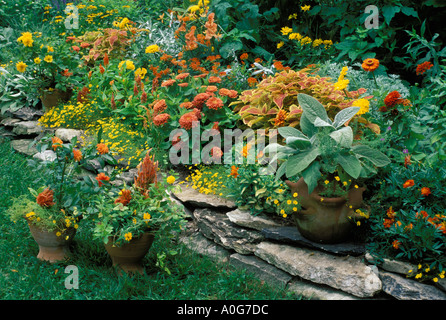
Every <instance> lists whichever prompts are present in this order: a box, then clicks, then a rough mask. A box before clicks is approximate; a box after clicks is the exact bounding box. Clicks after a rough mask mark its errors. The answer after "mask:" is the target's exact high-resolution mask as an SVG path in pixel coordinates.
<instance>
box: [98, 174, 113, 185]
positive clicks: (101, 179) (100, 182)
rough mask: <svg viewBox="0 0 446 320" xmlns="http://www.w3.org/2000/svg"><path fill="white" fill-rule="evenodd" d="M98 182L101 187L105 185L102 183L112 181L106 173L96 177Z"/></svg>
mask: <svg viewBox="0 0 446 320" xmlns="http://www.w3.org/2000/svg"><path fill="white" fill-rule="evenodd" d="M96 180H98V183H99V186H100V187H101V186H102V185H103V184H104V183H102V181H110V177H107V176H106V175H105V173H104V172H101V173H99V174H98V175H97V176H96Z"/></svg>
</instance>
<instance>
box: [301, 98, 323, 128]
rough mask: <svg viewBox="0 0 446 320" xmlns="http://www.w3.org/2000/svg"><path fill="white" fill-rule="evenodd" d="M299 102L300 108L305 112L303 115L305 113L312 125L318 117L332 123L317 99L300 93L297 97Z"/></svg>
mask: <svg viewBox="0 0 446 320" xmlns="http://www.w3.org/2000/svg"><path fill="white" fill-rule="evenodd" d="M297 100H298V102H299V106H300V107H301V108H302V110H303V113H305V115H306V117H307V118H308V120H309V121H310V122H311V123H312V124H314V122H315V121H316V118H318V117H319V118H320V119H321V120H324V121H325V122H328V123H331V120H330V119H329V118H328V115H327V111H325V108H324V106H323V105H322V104H321V103H320V102H319V101H317V100H316V99H315V98H313V97H312V96H309V95H307V94H305V93H299V94H298V95H297Z"/></svg>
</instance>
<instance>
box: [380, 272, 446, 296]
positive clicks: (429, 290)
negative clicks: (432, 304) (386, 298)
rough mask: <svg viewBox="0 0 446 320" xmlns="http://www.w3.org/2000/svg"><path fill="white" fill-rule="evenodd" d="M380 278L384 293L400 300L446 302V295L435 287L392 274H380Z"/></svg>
mask: <svg viewBox="0 0 446 320" xmlns="http://www.w3.org/2000/svg"><path fill="white" fill-rule="evenodd" d="M379 276H380V278H381V281H382V284H383V291H384V292H386V293H387V294H389V295H391V296H393V297H395V298H396V299H398V300H446V293H445V292H443V291H441V290H440V289H437V288H436V287H434V286H431V285H427V284H424V283H420V282H417V281H415V280H412V279H406V278H405V277H402V276H399V275H397V274H394V273H390V272H380V273H379Z"/></svg>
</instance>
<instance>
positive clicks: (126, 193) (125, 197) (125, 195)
mask: <svg viewBox="0 0 446 320" xmlns="http://www.w3.org/2000/svg"><path fill="white" fill-rule="evenodd" d="M130 200H132V195H131V192H130V190H128V189H124V190H121V195H120V196H119V198H118V199H116V200H115V203H122V204H123V205H124V206H126V205H128V204H129V202H130Z"/></svg>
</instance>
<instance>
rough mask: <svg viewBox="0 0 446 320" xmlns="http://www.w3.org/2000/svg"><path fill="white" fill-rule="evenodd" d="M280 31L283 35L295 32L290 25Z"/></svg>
mask: <svg viewBox="0 0 446 320" xmlns="http://www.w3.org/2000/svg"><path fill="white" fill-rule="evenodd" d="M280 32H282V35H284V36H286V35H288V34H289V33H291V32H293V29H291V28H290V27H283V28H282V29H280Z"/></svg>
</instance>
